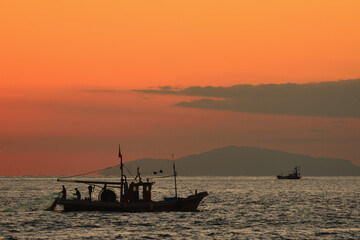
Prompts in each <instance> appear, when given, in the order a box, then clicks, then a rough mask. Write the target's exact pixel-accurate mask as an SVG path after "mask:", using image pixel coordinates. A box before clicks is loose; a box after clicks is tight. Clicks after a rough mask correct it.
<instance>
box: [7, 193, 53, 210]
mask: <svg viewBox="0 0 360 240" xmlns="http://www.w3.org/2000/svg"><path fill="white" fill-rule="evenodd" d="M58 194H59V193H58V192H55V193H51V194H49V195H47V196H44V197H41V198H36V199H34V200H32V201H29V202H27V203H23V204H20V205H18V206H15V207H12V208H8V209H5V210H3V211H2V212H13V211H16V210H18V209H20V208H24V207H28V206H31V205H33V204H36V203H41V202H43V201H45V200H47V199H49V198H53V197H54V196H56V195H58Z"/></svg>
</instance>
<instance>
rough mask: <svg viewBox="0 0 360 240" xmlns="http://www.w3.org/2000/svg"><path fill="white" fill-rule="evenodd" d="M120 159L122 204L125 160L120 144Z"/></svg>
mask: <svg viewBox="0 0 360 240" xmlns="http://www.w3.org/2000/svg"><path fill="white" fill-rule="evenodd" d="M119 158H120V172H121V180H120V202H121V200H122V196H123V192H124V186H123V185H124V168H123V160H122V155H121V149H120V144H119Z"/></svg>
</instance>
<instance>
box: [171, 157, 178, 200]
mask: <svg viewBox="0 0 360 240" xmlns="http://www.w3.org/2000/svg"><path fill="white" fill-rule="evenodd" d="M171 155H172V161H173V169H174V183H175V198H177V187H176V175H177V173H176V170H175V160H174V154H171Z"/></svg>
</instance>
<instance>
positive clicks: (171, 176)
mask: <svg viewBox="0 0 360 240" xmlns="http://www.w3.org/2000/svg"><path fill="white" fill-rule="evenodd" d="M167 177H172V176H171V175H168V176H159V177H150V178H148V179H154V178H167Z"/></svg>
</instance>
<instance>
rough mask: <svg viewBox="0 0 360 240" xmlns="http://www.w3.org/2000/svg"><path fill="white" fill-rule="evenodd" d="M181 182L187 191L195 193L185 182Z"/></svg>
mask: <svg viewBox="0 0 360 240" xmlns="http://www.w3.org/2000/svg"><path fill="white" fill-rule="evenodd" d="M180 182H181V184H182V185H183V186H185V187H186V188H187V190H189V192H191V193H193V192H192V191H191V189H190V188H189V187H188V186H187V185H186V184H185V183H184V182H183V181H181V180H180Z"/></svg>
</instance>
